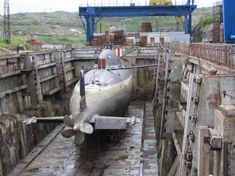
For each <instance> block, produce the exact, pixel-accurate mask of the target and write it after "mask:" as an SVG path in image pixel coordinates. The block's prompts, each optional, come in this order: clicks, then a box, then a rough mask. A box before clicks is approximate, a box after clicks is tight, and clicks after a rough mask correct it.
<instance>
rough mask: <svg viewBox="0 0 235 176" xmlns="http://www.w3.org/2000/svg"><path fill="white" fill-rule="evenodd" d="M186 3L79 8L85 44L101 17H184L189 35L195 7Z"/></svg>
mask: <svg viewBox="0 0 235 176" xmlns="http://www.w3.org/2000/svg"><path fill="white" fill-rule="evenodd" d="M188 2H189V4H186V5H157V6H110V7H107V6H105V7H80V8H79V15H80V16H81V17H82V16H84V17H85V19H86V34H87V42H91V40H92V39H93V33H94V32H95V18H102V17H143V16H184V17H185V22H186V25H185V26H186V27H185V32H186V33H190V34H191V23H192V16H191V14H192V12H193V11H194V10H195V9H196V5H193V4H190V2H191V1H190V0H188Z"/></svg>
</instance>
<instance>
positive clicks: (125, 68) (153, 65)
mask: <svg viewBox="0 0 235 176" xmlns="http://www.w3.org/2000/svg"><path fill="white" fill-rule="evenodd" d="M156 66H158V64H151V65H139V66H132V67H122V68H108V69H107V70H108V71H110V70H128V69H134V68H145V67H156Z"/></svg>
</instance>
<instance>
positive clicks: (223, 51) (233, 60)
mask: <svg viewBox="0 0 235 176" xmlns="http://www.w3.org/2000/svg"><path fill="white" fill-rule="evenodd" d="M166 47H168V48H169V49H171V50H173V51H175V52H179V53H182V54H185V55H188V56H193V57H197V58H200V59H202V60H206V61H210V62H213V63H214V64H216V65H221V66H225V67H228V68H235V45H231V44H210V43H208V44H205V43H191V44H178V43H177V44H176V43H171V44H167V46H166Z"/></svg>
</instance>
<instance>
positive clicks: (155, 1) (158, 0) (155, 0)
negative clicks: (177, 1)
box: [149, 0, 172, 5]
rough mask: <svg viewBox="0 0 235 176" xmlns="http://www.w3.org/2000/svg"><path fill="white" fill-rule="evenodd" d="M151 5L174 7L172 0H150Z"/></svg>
mask: <svg viewBox="0 0 235 176" xmlns="http://www.w3.org/2000/svg"><path fill="white" fill-rule="evenodd" d="M149 5H172V2H171V0H149Z"/></svg>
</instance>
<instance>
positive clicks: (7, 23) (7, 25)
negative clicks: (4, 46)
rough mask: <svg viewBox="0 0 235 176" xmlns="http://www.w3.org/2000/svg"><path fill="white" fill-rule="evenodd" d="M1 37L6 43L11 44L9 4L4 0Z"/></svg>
mask: <svg viewBox="0 0 235 176" xmlns="http://www.w3.org/2000/svg"><path fill="white" fill-rule="evenodd" d="M3 26H4V29H3V35H4V40H5V42H6V43H10V42H11V31H10V4H9V0H4V16H3Z"/></svg>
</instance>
